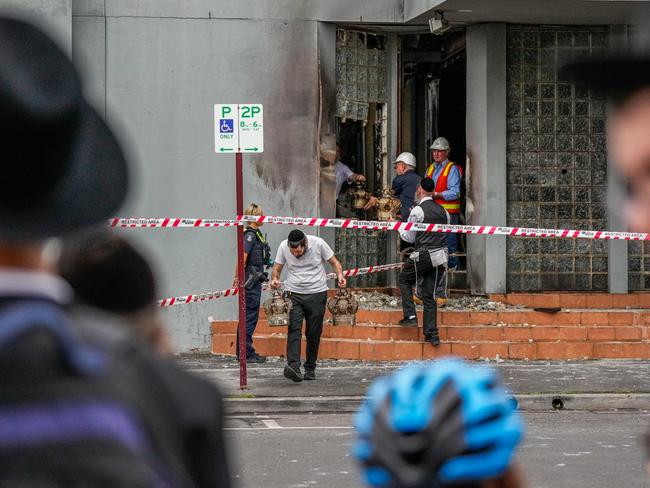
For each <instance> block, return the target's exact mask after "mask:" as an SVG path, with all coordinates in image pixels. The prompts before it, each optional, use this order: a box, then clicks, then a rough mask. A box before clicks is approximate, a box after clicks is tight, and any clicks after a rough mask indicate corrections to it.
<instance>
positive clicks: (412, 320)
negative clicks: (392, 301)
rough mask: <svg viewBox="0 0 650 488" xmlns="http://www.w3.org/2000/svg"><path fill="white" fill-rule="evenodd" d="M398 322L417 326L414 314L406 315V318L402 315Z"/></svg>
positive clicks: (403, 324)
mask: <svg viewBox="0 0 650 488" xmlns="http://www.w3.org/2000/svg"><path fill="white" fill-rule="evenodd" d="M398 324H399V325H402V326H404V327H417V326H418V319H417V317H416V316H413V317H408V318H406V317H404V318H403V319H402V320H400V321H399V322H398Z"/></svg>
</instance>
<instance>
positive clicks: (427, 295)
mask: <svg viewBox="0 0 650 488" xmlns="http://www.w3.org/2000/svg"><path fill="white" fill-rule="evenodd" d="M444 272H445V267H444V265H440V266H437V267H435V268H434V267H433V266H432V265H431V260H430V259H429V256H428V255H427V251H426V250H423V251H420V257H419V259H418V262H414V261H413V260H411V259H407V260H406V263H405V264H404V267H403V268H402V272H401V273H400V275H399V289H400V292H401V294H402V310H403V312H404V317H405V318H408V317H413V316H414V315H416V312H415V304H414V303H413V287H414V286H415V284H416V282H417V279H418V278H420V277H421V278H422V285H421V286H422V288H421V292H422V304H423V305H424V324H423V330H424V336H425V337H431V336H435V335H438V326H437V322H436V312H437V307H436V299H435V297H434V294H433V291H434V289H435V286H436V277H438V279H440V278H439V276H440V275H441V274H444Z"/></svg>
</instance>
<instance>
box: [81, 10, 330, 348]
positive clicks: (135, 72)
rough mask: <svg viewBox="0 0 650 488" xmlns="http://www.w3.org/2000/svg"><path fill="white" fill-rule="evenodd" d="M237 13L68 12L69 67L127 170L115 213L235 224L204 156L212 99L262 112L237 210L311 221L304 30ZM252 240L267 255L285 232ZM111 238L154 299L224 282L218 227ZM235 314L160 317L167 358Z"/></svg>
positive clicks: (293, 23)
mask: <svg viewBox="0 0 650 488" xmlns="http://www.w3.org/2000/svg"><path fill="white" fill-rule="evenodd" d="M217 3H218V4H223V5H226V3H227V2H217ZM236 3H237V4H238V5H239V3H240V2H236ZM242 3H243V2H242ZM248 3H249V8H250V10H248V13H247V14H246V15H244V13H243V12H244V11H243V10H241V11H238V10H236V9H234V10H233V9H231V8H230V7H223V9H225V10H227V12H226V11H224V16H226V17H233V16H237V15H239V16H240V17H247V19H241V18H240V19H233V18H228V19H223V18H215V16H216V14H218V12H215V2H203V4H201V2H192V3H191V4H190V5H184V6H183V8H180V10H179V5H180V4H178V2H125V1H121V2H110V1H107V2H106V6H105V9H104V2H103V1H93V0H86V1H78V2H75V4H74V17H73V18H72V26H73V34H74V35H73V46H74V59H75V61H76V62H77V63H78V65H79V66H80V68H81V71H82V76H83V77H84V79H85V81H86V82H87V85H86V91H87V93H88V96H89V97H90V99H91V101H92V102H93V103H94V104H95V105H96V106H97V107H98V108H99V109H100V111H102V112H104V111H105V113H106V116H107V119H108V121H109V123H110V124H111V125H112V126H113V127H114V128H115V129H116V130H117V131H118V133H119V134H120V136H121V138H122V140H123V141H124V142H125V144H126V146H127V150H128V153H129V155H130V157H131V160H132V162H133V165H132V166H133V180H134V184H133V187H132V191H131V198H130V199H129V202H128V203H127V206H126V208H125V209H124V210H123V211H122V215H125V216H127V215H128V216H156V217H161V216H183V217H199V218H228V217H231V216H233V215H234V214H235V190H234V181H235V174H234V156H232V155H230V156H227V155H226V156H224V155H216V154H214V149H213V147H214V142H213V135H212V133H213V122H212V106H213V104H214V103H219V102H220V103H237V102H258V103H263V104H264V111H265V126H266V133H265V152H264V153H263V154H261V155H245V156H244V202H245V204H246V203H247V202H250V201H255V202H256V203H258V204H259V205H262V207H263V208H264V210H265V212H266V213H268V214H270V215H316V214H317V211H318V188H319V182H318V178H319V176H318V160H317V152H316V148H317V122H318V109H319V99H318V59H317V54H318V49H317V42H318V23H317V22H315V21H310V20H300V19H299V17H300V16H298V15H285V16H278V15H275V17H281V18H278V20H274V19H269V18H266V19H264V18H265V17H269V15H267V14H268V13H269V12H268V11H267V10H266V8H267V7H262V3H261V2H257V3H255V2H248ZM276 3H277V2H276ZM208 6H210V7H211V8H212V9H213V11H212V13H209V9H208V8H207V7H208ZM203 7H205V9H204V12H203V11H201V12H203V13H201V12H199V10H198V9H201V8H203ZM223 9H222V10H223ZM260 9H261V10H260ZM203 14H204V15H203ZM294 14H295V12H294ZM195 17H196V18H195ZM210 17H212V18H210ZM291 17H293V18H291ZM251 19H254V20H251ZM333 48H334V46H332V49H333ZM264 231H266V232H268V233H269V240H270V242H271V244H272V246H273V247H274V248H276V247H277V244H278V243H279V242H280V241H281V240H282V239H283V238H284V237H286V234H287V232H288V230H287V228H286V227H284V226H269V227H268V228H265V229H264ZM123 232H124V233H125V234H126V235H128V236H130V237H133V238H134V239H135V240H136V241H138V243H139V244H140V245H141V247H143V248H144V249H145V251H147V252H148V253H149V254H150V255H151V256H152V258H153V261H154V263H155V264H156V267H157V269H158V274H159V279H160V284H161V286H160V288H161V289H160V295H161V296H175V295H184V294H187V293H194V292H202V291H210V290H217V289H223V288H227V287H229V286H230V284H231V282H232V275H233V271H234V263H235V242H236V239H235V232H234V231H233V230H232V229H197V230H194V229H187V230H183V229H176V230H162V229H161V230H156V229H153V230H125V231H123ZM236 313H237V312H236V300H232V299H222V300H219V301H214V302H208V303H203V304H192V305H183V306H179V307H173V308H169V309H165V311H164V314H165V318H166V319H167V322H168V324H170V329H171V332H172V337H173V341H174V344H175V346H176V348H177V349H179V350H181V351H182V350H188V349H192V348H201V349H207V348H208V347H209V337H210V333H209V324H208V316H211V315H212V316H214V317H215V318H234V317H236Z"/></svg>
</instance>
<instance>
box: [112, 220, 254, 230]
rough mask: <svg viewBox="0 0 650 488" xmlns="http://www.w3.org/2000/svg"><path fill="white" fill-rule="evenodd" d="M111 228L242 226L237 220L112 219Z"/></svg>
mask: <svg viewBox="0 0 650 488" xmlns="http://www.w3.org/2000/svg"><path fill="white" fill-rule="evenodd" d="M109 224H110V226H111V227H151V228H163V227H165V228H166V227H232V226H237V225H242V224H241V222H240V221H239V219H233V220H223V219H176V218H163V219H155V218H154V219H146V218H145V219H141V218H137V219H131V218H126V219H123V218H114V219H111V220H110V221H109Z"/></svg>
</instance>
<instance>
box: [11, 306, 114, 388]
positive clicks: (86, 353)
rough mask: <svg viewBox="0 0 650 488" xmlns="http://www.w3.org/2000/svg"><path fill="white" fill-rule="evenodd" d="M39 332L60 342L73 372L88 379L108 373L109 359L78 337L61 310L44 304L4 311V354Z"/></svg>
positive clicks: (15, 307)
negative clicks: (47, 334) (26, 337)
mask: <svg viewBox="0 0 650 488" xmlns="http://www.w3.org/2000/svg"><path fill="white" fill-rule="evenodd" d="M37 331H46V332H48V333H50V334H51V335H52V336H53V337H54V338H55V339H56V341H57V342H58V344H59V347H60V348H61V351H62V353H63V357H64V359H65V361H66V364H67V365H68V366H69V367H70V368H71V369H72V370H73V371H75V372H77V373H79V374H82V375H87V376H97V375H99V374H101V373H102V372H103V371H104V368H105V366H106V356H105V355H104V354H103V353H102V352H101V351H100V350H97V349H94V348H92V347H90V346H89V345H87V344H84V343H82V342H81V341H80V340H79V339H78V338H77V337H75V335H74V333H73V331H72V326H71V323H70V320H69V319H68V316H67V315H66V314H65V312H64V311H63V310H62V309H61V308H60V307H58V306H56V305H54V304H50V303H46V302H40V301H26V302H20V303H18V304H15V305H14V304H12V305H9V306H7V307H5V308H3V309H1V310H0V354H1V353H2V352H4V351H5V350H6V349H7V348H9V347H11V346H13V345H14V344H16V343H17V342H18V341H20V340H21V339H23V338H24V337H25V336H27V335H29V334H31V333H33V332H37Z"/></svg>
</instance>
